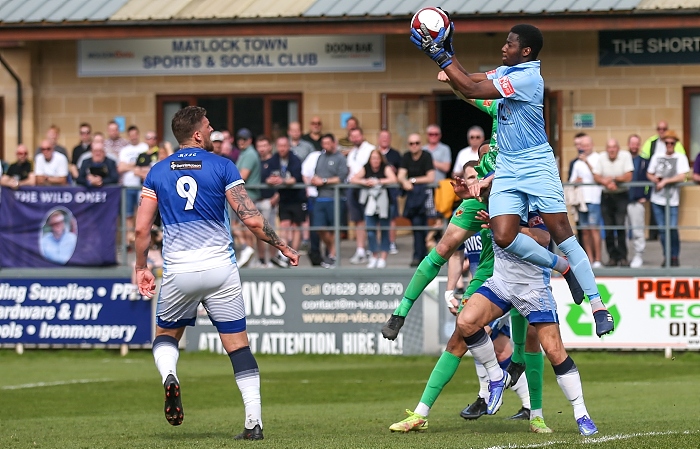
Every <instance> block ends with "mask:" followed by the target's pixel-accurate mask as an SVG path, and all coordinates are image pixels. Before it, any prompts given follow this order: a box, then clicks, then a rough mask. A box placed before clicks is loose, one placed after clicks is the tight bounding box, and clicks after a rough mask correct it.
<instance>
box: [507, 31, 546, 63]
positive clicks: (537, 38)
mask: <svg viewBox="0 0 700 449" xmlns="http://www.w3.org/2000/svg"><path fill="white" fill-rule="evenodd" d="M510 32H511V33H513V34H517V35H518V42H520V48H521V49H523V48H526V47H530V50H531V51H530V60H535V59H537V56H538V55H539V54H540V50H542V46H543V45H544V38H543V37H542V32H541V31H540V29H539V28H537V27H536V26H534V25H529V24H527V23H521V24H519V25H515V26H514V27H513V28H511V29H510Z"/></svg>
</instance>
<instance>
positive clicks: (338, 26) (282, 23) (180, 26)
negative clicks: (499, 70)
mask: <svg viewBox="0 0 700 449" xmlns="http://www.w3.org/2000/svg"><path fill="white" fill-rule="evenodd" d="M454 22H455V30H456V32H457V33H460V34H469V33H498V32H505V31H507V30H509V29H510V28H511V27H512V26H513V25H514V24H516V23H523V22H526V23H530V24H532V25H535V26H537V27H539V28H540V29H541V30H542V31H600V30H625V29H642V28H643V29H650V28H652V29H653V28H694V27H697V28H700V14H699V13H698V11H687V10H684V11H682V12H678V13H667V14H660V13H659V12H657V11H654V12H648V13H647V12H635V13H633V14H630V13H627V14H611V13H605V14H585V15H583V14H556V15H554V14H552V15H547V14H538V15H517V16H510V15H509V16H500V15H499V16H473V17H469V18H465V17H455V18H454ZM365 33H367V34H369V33H371V34H385V35H392V34H397V35H401V34H404V35H405V34H407V33H408V18H404V17H401V18H397V17H346V18H335V17H334V18H324V17H319V18H291V19H290V18H279V19H264V21H263V20H261V19H259V18H258V19H236V20H197V21H168V22H163V21H153V22H142V21H138V22H125V21H107V22H100V23H95V22H85V23H60V24H56V23H50V24H48V23H47V24H36V23H31V24H21V23H20V24H12V25H10V24H2V25H0V41H5V42H16V41H45V40H80V39H120V38H132V39H133V38H155V37H173V36H178V37H180V36H182V37H187V36H225V35H235V36H260V35H289V36H292V35H297V36H298V35H305V34H308V35H321V34H365Z"/></svg>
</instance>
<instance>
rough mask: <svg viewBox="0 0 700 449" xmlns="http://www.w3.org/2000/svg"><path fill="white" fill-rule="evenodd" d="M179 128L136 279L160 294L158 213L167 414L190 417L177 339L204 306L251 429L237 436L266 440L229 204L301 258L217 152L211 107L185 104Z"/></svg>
mask: <svg viewBox="0 0 700 449" xmlns="http://www.w3.org/2000/svg"><path fill="white" fill-rule="evenodd" d="M172 129H173V134H174V135H175V138H176V139H177V140H178V142H179V144H180V149H179V150H178V151H177V152H176V153H175V154H173V155H171V156H170V157H168V158H167V159H165V160H164V161H161V162H159V163H158V164H156V165H154V166H153V168H152V169H151V171H150V172H149V173H148V176H147V177H146V180H145V181H144V184H143V189H142V194H141V200H140V204H139V209H138V213H137V217H136V283H137V285H138V288H139V292H140V293H141V294H142V295H145V296H148V297H152V296H153V294H154V292H155V279H154V277H153V274H152V273H151V272H150V271H149V270H148V268H147V267H146V256H147V254H148V246H149V243H150V232H151V226H152V225H153V221H154V219H155V216H156V212H157V211H159V212H160V215H161V217H162V221H163V261H164V263H163V283H162V286H161V289H160V295H159V297H158V305H157V311H156V337H155V339H154V340H153V357H154V359H155V363H156V366H157V368H158V371H159V372H160V374H161V376H162V380H163V386H164V388H165V417H166V419H167V420H168V422H169V423H170V424H172V425H174V426H177V425H180V424H181V423H182V420H183V417H184V413H183V411H182V400H181V396H180V383H179V380H178V377H177V360H178V356H179V352H178V343H179V341H180V339H181V338H182V335H183V332H184V330H185V327H186V326H194V324H195V319H196V316H197V306H198V305H199V304H200V303H201V304H202V305H203V306H204V308H205V309H206V311H207V314H208V315H209V318H210V319H211V321H212V323H213V324H214V326H216V328H217V330H218V331H219V336H220V337H221V342H222V344H223V347H224V349H225V350H226V352H227V353H228V355H229V358H230V359H231V364H232V365H233V371H234V375H235V378H236V384H237V385H238V388H239V389H240V391H241V395H242V397H243V404H244V406H245V424H244V430H243V433H241V434H240V435H237V436H236V437H235V438H236V439H262V438H263V433H262V427H263V426H262V407H261V401H260V374H259V371H258V364H257V362H256V361H255V357H254V356H253V354H252V352H251V350H250V347H249V346H248V334H247V333H246V321H245V307H244V303H243V296H242V292H241V280H240V277H239V274H238V267H237V265H236V256H235V254H234V250H233V242H232V240H231V232H230V225H229V216H228V212H227V209H226V203H227V202H228V204H229V205H230V206H231V207H232V208H233V210H234V211H235V212H236V214H237V215H238V217H239V218H240V219H241V221H242V222H243V223H244V224H245V225H246V226H247V227H248V228H249V229H250V230H251V231H252V232H253V234H255V236H256V237H257V238H258V239H260V240H262V241H265V242H267V243H268V244H270V245H272V246H274V247H275V248H277V249H279V250H280V251H281V252H282V254H284V255H285V256H287V257H288V258H289V260H290V263H291V264H292V265H297V264H298V262H299V255H298V254H297V252H296V251H295V250H294V249H292V248H290V247H289V246H288V245H287V244H286V243H285V242H284V241H283V240H282V239H280V238H279V237H278V236H277V234H275V232H274V230H273V229H272V227H271V226H270V224H269V223H268V222H267V221H266V220H265V219H264V218H263V216H262V215H261V214H260V212H259V211H258V210H257V209H256V207H255V205H254V204H253V202H252V200H251V199H250V197H249V196H248V194H247V193H246V190H245V187H244V181H243V179H242V178H241V175H240V173H239V172H238V169H237V168H236V166H235V165H234V163H233V162H231V161H230V160H228V159H226V158H222V157H221V156H218V155H216V154H214V153H212V152H211V151H212V149H213V147H212V144H211V140H209V135H210V134H211V132H212V127H211V126H210V125H209V120H208V119H207V117H206V110H205V109H203V108H200V107H196V106H189V107H186V108H184V109H181V110H180V111H178V112H177V113H176V114H175V116H174V117H173V121H172Z"/></svg>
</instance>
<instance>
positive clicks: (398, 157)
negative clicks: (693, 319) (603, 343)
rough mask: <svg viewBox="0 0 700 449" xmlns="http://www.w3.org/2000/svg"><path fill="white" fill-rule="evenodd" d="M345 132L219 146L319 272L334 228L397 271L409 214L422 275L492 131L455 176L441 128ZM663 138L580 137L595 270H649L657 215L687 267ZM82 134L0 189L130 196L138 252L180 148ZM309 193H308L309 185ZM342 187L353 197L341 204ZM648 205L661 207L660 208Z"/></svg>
mask: <svg viewBox="0 0 700 449" xmlns="http://www.w3.org/2000/svg"><path fill="white" fill-rule="evenodd" d="M345 131H346V134H345V135H344V136H342V137H340V138H336V136H334V135H333V134H330V133H325V132H324V131H323V123H322V121H321V119H320V118H319V117H313V118H312V119H311V121H310V123H309V131H308V132H307V133H306V134H303V131H302V126H301V125H300V123H298V122H292V123H290V124H289V125H288V128H287V130H286V133H285V135H283V136H281V137H278V138H276V139H272V138H271V137H268V136H264V135H261V136H253V134H252V133H251V131H250V130H248V129H246V128H241V129H239V130H237V131H236V133H235V135H232V134H231V133H230V132H229V131H227V130H216V131H214V132H212V134H211V136H210V139H211V141H212V145H213V152H214V153H215V154H218V155H220V156H222V157H226V158H229V159H230V160H232V161H233V162H234V163H236V165H237V167H238V170H239V171H240V173H241V176H242V178H243V179H244V180H245V181H246V183H247V184H248V185H249V186H250V187H249V188H248V189H247V190H248V194H249V195H250V197H251V199H252V200H253V201H254V202H255V204H256V206H257V207H258V209H259V210H260V211H261V212H262V213H263V215H264V216H265V217H266V218H267V220H268V221H269V222H270V224H271V225H273V226H279V232H280V234H281V236H282V237H283V238H285V239H286V240H288V241H289V242H290V243H291V245H292V247H295V248H300V249H301V251H302V252H305V253H306V254H308V256H309V258H310V260H311V263H312V265H315V266H322V267H325V268H333V267H335V266H336V260H337V257H338V248H336V247H335V245H336V240H335V237H336V236H335V233H334V232H333V228H334V226H336V225H340V226H348V225H350V226H349V228H350V229H352V231H353V233H354V240H355V252H354V253H353V254H352V256H351V257H350V258H349V261H350V263H352V264H355V265H366V266H367V267H368V268H380V269H381V268H384V267H386V260H387V255H388V254H398V252H399V248H398V246H397V243H396V234H397V229H396V228H397V219H399V218H400V217H403V218H404V219H405V221H404V223H406V224H407V225H410V227H411V231H410V232H412V234H413V248H412V249H411V252H410V254H411V257H410V259H409V258H408V257H407V258H406V261H407V262H409V264H410V266H417V265H418V264H419V263H420V261H421V260H422V259H423V258H424V257H425V255H426V254H427V251H428V250H429V248H430V236H429V234H430V233H429V231H430V227H431V226H434V227H436V228H441V227H442V226H443V222H442V218H443V215H442V214H441V213H439V212H438V211H436V206H435V198H434V189H433V187H434V186H435V185H436V184H437V183H439V182H440V181H441V180H445V179H448V180H449V178H450V177H452V176H460V175H461V170H462V167H463V166H464V165H465V164H466V163H467V162H469V161H478V160H479V157H480V154H479V147H480V146H481V144H482V143H483V142H484V140H485V133H484V130H483V129H482V128H480V127H479V126H473V127H471V128H469V130H468V132H467V139H468V143H469V145H468V146H467V147H465V148H463V149H462V150H461V151H459V152H458V153H457V157H456V160H455V164H454V168H453V164H452V151H451V149H450V147H449V146H447V145H445V144H444V143H443V142H442V141H441V138H442V133H441V129H440V127H439V126H437V125H435V124H431V125H429V126H428V127H427V128H426V130H425V134H424V136H425V138H426V139H425V141H424V140H423V135H421V134H420V133H411V134H410V135H408V138H407V140H406V142H405V145H406V146H405V148H406V151H404V152H403V154H401V152H399V151H398V150H397V149H395V148H392V147H391V141H392V138H391V133H390V132H389V131H387V130H383V131H381V132H379V133H378V135H377V136H376V140H375V141H374V143H370V141H369V140H368V139H367V138H366V136H365V134H364V132H363V130H362V128H361V127H360V123H359V120H358V119H357V118H356V117H350V118H349V119H348V120H347V124H346V129H345ZM657 131H658V132H657V134H655V135H654V136H652V137H650V138H649V139H647V140H646V141H645V142H644V143H642V141H641V139H640V137H639V136H637V135H631V136H629V138H628V141H627V149H621V148H620V145H619V143H618V142H617V140H615V139H609V140H608V141H607V142H606V148H605V151H604V152H603V151H601V152H596V151H595V146H594V142H593V139H592V138H591V136H589V135H586V134H583V133H581V134H578V135H576V137H575V140H574V144H575V146H576V148H577V149H578V152H579V156H578V158H576V159H574V160H573V161H571V164H570V166H569V174H570V176H569V181H570V182H572V183H578V184H584V185H580V186H576V187H569V188H567V202H568V203H569V206H570V207H571V209H572V211H573V213H574V214H575V216H576V217H575V218H576V221H577V225H578V228H579V238H580V239H581V240H582V243H583V246H584V248H585V250H586V252H587V254H588V255H589V258H590V261H591V264H592V265H593V266H594V267H600V266H603V262H602V254H601V253H602V242H603V241H605V246H606V249H607V254H608V260H607V261H606V262H605V265H606V266H632V267H640V266H642V264H643V263H644V259H643V255H644V249H645V246H646V240H647V239H646V235H645V227H646V223H645V222H646V217H647V215H651V217H652V220H653V221H652V222H651V225H652V226H664V225H665V224H666V221H667V219H669V218H670V221H669V225H670V226H671V227H672V230H671V232H670V241H669V242H666V233H665V232H660V233H659V234H658V236H659V239H660V240H661V244H662V245H664V248H665V246H666V245H667V244H668V245H669V246H670V257H671V258H670V261H669V262H670V265H672V266H678V265H679V264H680V262H679V254H680V242H679V239H678V231H677V229H675V227H677V225H678V205H679V196H680V189H679V188H678V186H677V184H678V183H679V182H682V181H684V180H686V179H687V176H688V174H689V172H690V167H689V165H688V160H687V157H686V155H685V149H684V148H683V146H682V144H681V143H680V139H679V138H678V135H677V134H676V133H675V132H674V131H672V130H669V129H668V125H667V123H666V122H663V121H662V122H660V123H659V125H658V127H657ZM79 132H80V142H79V143H78V144H77V145H76V146H75V147H74V148H73V150H72V152H71V153H70V154H69V153H68V152H67V151H66V149H65V148H63V147H61V146H60V145H58V143H57V141H58V137H59V133H60V130H59V129H58V127H56V126H51V127H50V128H49V129H48V130H47V132H46V135H45V138H44V139H42V140H41V144H40V145H39V147H38V148H37V149H36V150H35V152H34V163H33V164H32V161H31V159H30V154H29V149H28V148H27V147H26V146H25V145H19V146H18V147H17V149H16V153H15V155H16V161H15V162H14V163H13V164H11V165H8V164H4V163H3V175H2V178H0V185H2V186H4V187H9V188H12V189H18V188H21V187H22V186H33V185H37V186H68V185H80V186H85V187H87V188H101V187H102V186H106V185H122V186H124V187H127V189H126V192H125V198H126V224H127V229H128V233H127V244H129V245H131V243H132V242H133V232H132V230H133V227H134V216H135V209H136V207H137V204H138V197H139V194H140V187H141V185H142V183H143V180H144V179H145V177H146V175H147V174H148V172H149V170H150V168H151V167H152V166H153V165H154V164H155V163H157V162H158V161H160V160H163V159H165V158H166V157H167V156H168V155H170V154H172V152H173V149H172V148H171V146H170V144H169V143H168V142H162V143H160V144H159V143H158V142H159V141H158V136H157V135H156V133H155V132H154V131H147V132H146V133H145V135H144V139H143V141H142V140H141V133H140V130H139V129H138V128H137V127H136V126H130V127H129V128H128V129H127V132H126V138H124V137H122V136H121V133H120V130H119V125H118V124H117V123H116V122H113V121H112V122H109V123H108V124H107V128H106V134H102V133H101V132H96V133H93V132H92V127H91V125H90V124H88V123H82V124H81V125H80V127H79ZM693 179H694V180H695V181H696V182H700V158H698V159H697V160H696V161H695V167H694V173H693ZM630 181H632V182H639V181H645V182H647V181H651V182H652V183H653V186H651V187H649V186H631V187H630V186H628V185H627V183H629V182H630ZM445 182H447V181H445ZM300 184H305V185H306V188H299V187H298V186H299V185H300ZM585 184H587V185H585ZM338 185H341V186H347V188H345V189H341V190H340V192H339V196H336V187H335V186H338ZM261 186H264V188H259V187H261ZM401 197H403V200H400V198H401ZM336 201H339V204H337V205H336V204H335V203H336ZM646 203H649V204H650V206H649V207H648V208H647V206H646ZM667 203H668V205H669V208H670V214H668V216H667V214H666V204H667ZM336 207H337V208H338V212H339V213H338V214H336ZM647 209H650V212H647ZM336 215H338V216H339V217H337V216H336ZM336 220H339V222H336ZM310 228H311V229H310ZM320 228H325V229H320ZM232 233H233V235H234V241H235V243H236V245H237V251H236V254H237V258H238V263H239V265H240V266H251V267H274V266H277V267H281V268H285V267H288V266H289V261H288V260H287V259H286V257H284V256H283V255H282V254H281V253H279V252H276V251H275V252H270V251H269V250H270V247H269V246H267V245H264V244H262V242H258V241H257V240H256V238H255V237H254V236H253V235H252V233H250V232H249V231H248V230H247V229H246V227H245V226H243V225H242V224H241V223H240V222H238V220H236V219H235V216H234V219H232ZM343 234H346V232H345V231H344V232H343ZM628 237H629V246H630V250H629V251H628ZM156 243H157V239H156V240H154V245H155V244H156ZM405 250H406V251H408V248H406V249H405ZM154 258H157V256H154Z"/></svg>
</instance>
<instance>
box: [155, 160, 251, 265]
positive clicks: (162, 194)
mask: <svg viewBox="0 0 700 449" xmlns="http://www.w3.org/2000/svg"><path fill="white" fill-rule="evenodd" d="M243 183H244V181H243V179H242V178H241V174H240V173H239V172H238V168H236V166H235V165H234V163H233V162H231V161H230V160H229V159H227V158H224V157H221V156H218V155H216V154H213V153H210V152H208V151H206V150H203V149H201V148H183V149H180V150H178V151H177V152H176V153H174V154H173V155H171V156H169V157H168V158H167V159H165V160H163V161H161V162H158V163H157V164H156V165H154V166H153V168H152V169H151V170H150V171H149V173H148V176H146V180H145V181H144V183H143V189H142V195H143V197H144V198H150V199H153V200H156V201H158V210H159V211H160V215H161V217H162V220H163V261H164V262H163V270H164V271H167V272H168V273H185V272H193V271H204V270H208V269H212V268H218V267H221V266H225V265H232V264H234V263H235V262H236V258H235V255H234V252H233V240H232V238H231V232H230V225H229V216H228V211H227V207H226V191H227V190H228V189H230V188H232V187H234V186H237V185H239V184H243Z"/></svg>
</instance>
